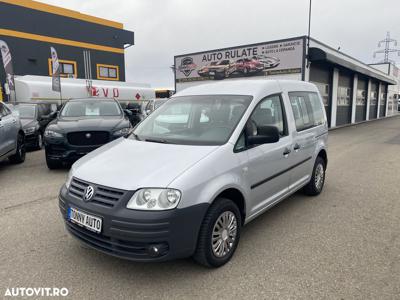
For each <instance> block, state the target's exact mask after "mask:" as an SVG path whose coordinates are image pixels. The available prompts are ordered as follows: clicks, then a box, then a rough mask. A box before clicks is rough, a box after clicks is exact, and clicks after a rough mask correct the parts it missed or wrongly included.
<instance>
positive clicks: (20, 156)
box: [9, 134, 26, 164]
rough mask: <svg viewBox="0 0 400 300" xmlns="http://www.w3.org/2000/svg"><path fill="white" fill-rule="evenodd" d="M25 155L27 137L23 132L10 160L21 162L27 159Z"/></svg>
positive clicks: (15, 162) (16, 162) (19, 135)
mask: <svg viewBox="0 0 400 300" xmlns="http://www.w3.org/2000/svg"><path fill="white" fill-rule="evenodd" d="M25 155H26V150H25V137H24V136H23V135H22V134H18V138H17V149H16V152H15V154H14V155H13V156H10V158H9V160H10V162H11V163H13V164H20V163H23V162H24V161H25Z"/></svg>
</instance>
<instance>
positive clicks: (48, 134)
mask: <svg viewBox="0 0 400 300" xmlns="http://www.w3.org/2000/svg"><path fill="white" fill-rule="evenodd" d="M44 136H45V137H63V135H62V134H61V133H58V132H55V131H53V130H46V131H45V132H44Z"/></svg>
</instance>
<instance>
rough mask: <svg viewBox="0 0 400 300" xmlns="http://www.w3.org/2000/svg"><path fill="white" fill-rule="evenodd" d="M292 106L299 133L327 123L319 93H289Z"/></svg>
mask: <svg viewBox="0 0 400 300" xmlns="http://www.w3.org/2000/svg"><path fill="white" fill-rule="evenodd" d="M289 98H290V104H291V106H292V111H293V116H294V119H295V123H296V129H297V131H302V130H305V129H308V128H312V127H314V126H318V125H322V124H324V123H325V116H324V112H323V108H322V105H321V102H320V99H319V97H318V94H317V93H309V92H292V93H289Z"/></svg>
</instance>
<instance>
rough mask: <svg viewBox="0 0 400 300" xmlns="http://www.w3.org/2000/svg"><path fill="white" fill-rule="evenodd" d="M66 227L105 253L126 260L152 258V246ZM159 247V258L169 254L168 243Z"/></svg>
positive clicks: (73, 225)
mask: <svg viewBox="0 0 400 300" xmlns="http://www.w3.org/2000/svg"><path fill="white" fill-rule="evenodd" d="M66 225H67V229H68V230H69V232H70V233H71V234H73V235H74V236H75V237H76V238H78V239H80V240H81V241H83V242H85V243H87V244H89V245H90V246H92V247H94V248H96V249H98V250H101V251H103V252H106V253H109V254H112V255H117V256H120V257H125V258H137V259H140V258H142V259H146V258H150V255H149V250H148V249H149V247H150V246H151V244H148V243H140V242H133V241H127V240H120V239H115V238H110V237H108V236H105V235H103V234H98V233H94V232H91V231H89V230H86V229H84V228H82V227H80V226H78V225H75V224H73V223H71V222H66ZM158 245H162V247H160V250H159V251H160V253H159V254H158V256H159V257H161V256H164V255H165V254H167V253H168V250H169V247H168V244H167V243H165V242H164V243H161V244H158Z"/></svg>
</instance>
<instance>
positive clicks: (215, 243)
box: [59, 79, 328, 267]
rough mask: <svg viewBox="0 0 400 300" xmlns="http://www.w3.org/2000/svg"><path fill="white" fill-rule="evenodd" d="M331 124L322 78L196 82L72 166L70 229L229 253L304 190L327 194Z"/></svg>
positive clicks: (110, 246)
mask: <svg viewBox="0 0 400 300" xmlns="http://www.w3.org/2000/svg"><path fill="white" fill-rule="evenodd" d="M327 137H328V127H327V121H326V115H325V110H324V107H323V104H322V100H321V97H320V95H319V93H318V90H317V88H316V87H315V86H314V85H313V84H310V83H306V82H300V81H277V80H248V79H247V80H234V81H227V82H218V83H212V84H204V85H199V86H197V87H192V88H188V89H186V90H183V91H181V92H179V93H177V94H176V95H174V96H173V97H172V98H171V100H169V101H168V102H166V103H165V104H164V105H163V106H161V107H160V108H159V109H157V110H155V111H154V112H153V113H152V114H151V115H149V116H148V117H147V118H146V119H145V120H144V121H142V122H141V123H140V124H139V125H138V126H137V127H136V128H135V129H134V131H133V132H132V134H131V135H130V136H128V137H127V138H120V139H118V140H115V141H113V142H111V143H109V144H107V145H104V146H103V147H101V148H99V149H97V150H95V151H93V152H91V153H90V154H88V155H86V156H85V157H83V158H81V159H80V160H79V161H77V162H76V163H75V164H74V165H73V166H72V168H71V171H70V173H69V175H68V179H67V182H66V183H65V185H64V186H63V187H62V188H61V191H60V195H59V205H60V210H61V214H62V217H63V218H64V220H65V224H66V228H67V230H68V231H69V232H70V233H71V234H72V235H73V236H74V237H76V238H78V239H79V240H80V241H82V242H83V243H85V244H86V245H89V246H91V247H93V248H95V249H97V250H100V251H102V252H105V253H107V254H111V255H114V256H118V257H122V258H127V259H131V260H137V261H163V260H169V259H175V258H181V257H189V256H193V257H194V259H195V260H196V261H197V262H199V263H201V264H203V265H206V266H209V267H219V266H222V265H223V264H225V263H226V262H228V261H229V260H230V259H231V257H232V255H233V254H234V252H235V250H236V247H237V245H238V243H239V238H240V231H241V228H242V226H243V225H245V224H247V223H248V222H250V221H251V220H253V219H254V218H256V217H257V216H259V215H260V214H262V213H263V212H265V211H266V210H267V209H268V208H270V207H272V206H273V205H275V204H277V203H278V202H279V201H281V200H283V199H284V198H286V197H288V196H289V195H291V194H293V193H294V192H296V191H297V190H299V189H303V191H304V192H305V193H306V194H308V195H313V196H314V195H318V194H320V193H321V191H322V188H323V186H324V181H325V170H326V167H327V162H328V159H327Z"/></svg>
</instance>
